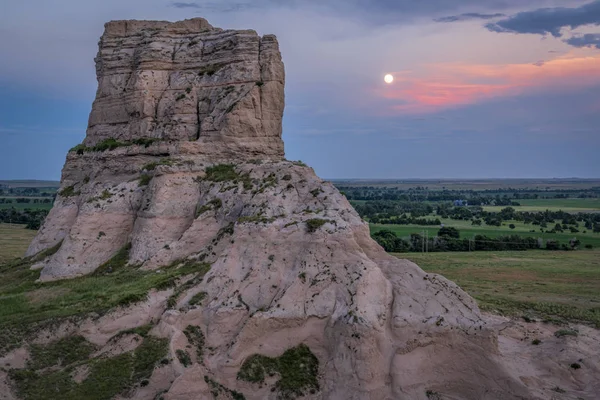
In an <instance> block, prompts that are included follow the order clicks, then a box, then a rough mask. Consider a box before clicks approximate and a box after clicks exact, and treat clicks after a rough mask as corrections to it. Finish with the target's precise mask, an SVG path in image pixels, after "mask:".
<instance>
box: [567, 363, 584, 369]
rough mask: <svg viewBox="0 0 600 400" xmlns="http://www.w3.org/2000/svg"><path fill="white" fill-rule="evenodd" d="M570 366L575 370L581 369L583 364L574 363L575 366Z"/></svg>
mask: <svg viewBox="0 0 600 400" xmlns="http://www.w3.org/2000/svg"><path fill="white" fill-rule="evenodd" d="M569 366H570V367H571V368H573V369H579V368H581V364H579V363H573V364H571V365H569Z"/></svg>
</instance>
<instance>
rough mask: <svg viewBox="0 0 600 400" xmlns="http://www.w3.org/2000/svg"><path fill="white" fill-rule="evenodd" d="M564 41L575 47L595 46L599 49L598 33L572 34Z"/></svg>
mask: <svg viewBox="0 0 600 400" xmlns="http://www.w3.org/2000/svg"><path fill="white" fill-rule="evenodd" d="M565 43H568V44H570V45H571V46H575V47H596V48H597V49H600V33H586V34H585V35H580V36H573V37H572V38H569V39H567V40H565Z"/></svg>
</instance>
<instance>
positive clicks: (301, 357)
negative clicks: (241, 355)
mask: <svg viewBox="0 0 600 400" xmlns="http://www.w3.org/2000/svg"><path fill="white" fill-rule="evenodd" d="M274 374H279V380H278V381H277V382H276V383H275V390H276V391H278V393H279V395H280V396H281V397H280V398H285V399H287V398H296V397H298V396H302V395H304V394H306V393H307V391H309V392H311V393H315V392H316V391H318V390H319V382H318V374H319V360H318V359H317V357H316V356H315V355H314V354H313V353H312V352H311V351H310V349H309V348H308V346H306V345H304V344H300V345H298V346H296V347H293V348H291V349H288V350H286V351H285V352H284V353H283V354H282V355H281V356H279V357H275V358H273V357H267V356H264V355H261V354H254V355H252V356H250V357H248V359H246V361H244V363H243V364H242V367H241V368H240V370H239V372H238V375H237V378H238V379H240V380H244V381H247V382H252V383H263V382H264V381H265V378H266V376H272V375H274Z"/></svg>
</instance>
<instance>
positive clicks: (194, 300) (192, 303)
mask: <svg viewBox="0 0 600 400" xmlns="http://www.w3.org/2000/svg"><path fill="white" fill-rule="evenodd" d="M206 296H208V293H206V292H200V293H197V294H195V295H194V296H193V297H192V298H191V299H190V301H189V303H188V304H189V305H190V306H195V305H197V304H200V303H202V301H203V300H204V299H205V298H206Z"/></svg>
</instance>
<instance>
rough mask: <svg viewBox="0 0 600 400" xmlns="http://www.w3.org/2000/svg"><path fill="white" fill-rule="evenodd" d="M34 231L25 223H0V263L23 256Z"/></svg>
mask: <svg viewBox="0 0 600 400" xmlns="http://www.w3.org/2000/svg"><path fill="white" fill-rule="evenodd" d="M36 233H37V231H33V230H31V229H25V225H16V224H2V223H0V264H2V263H4V262H7V261H10V260H12V259H15V258H18V257H23V255H24V254H25V251H26V250H27V247H28V246H29V243H30V242H31V241H32V240H33V238H34V236H35V234H36Z"/></svg>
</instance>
